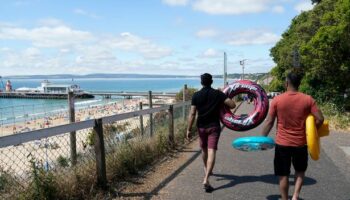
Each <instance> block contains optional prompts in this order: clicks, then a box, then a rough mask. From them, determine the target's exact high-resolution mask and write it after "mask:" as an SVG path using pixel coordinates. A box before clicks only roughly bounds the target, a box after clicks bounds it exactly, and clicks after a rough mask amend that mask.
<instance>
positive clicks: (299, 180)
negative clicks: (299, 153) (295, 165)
mask: <svg viewBox="0 0 350 200" xmlns="http://www.w3.org/2000/svg"><path fill="white" fill-rule="evenodd" d="M304 177H305V172H297V171H296V172H295V188H294V194H293V198H292V200H298V199H299V194H300V191H301V187H302V185H303V182H304Z"/></svg>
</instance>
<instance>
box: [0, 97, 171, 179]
mask: <svg viewBox="0 0 350 200" xmlns="http://www.w3.org/2000/svg"><path fill="white" fill-rule="evenodd" d="M159 101H161V102H163V103H164V104H171V103H173V101H174V98H166V99H161V100H159ZM139 102H143V103H146V102H147V103H148V100H147V99H128V100H125V101H124V102H113V103H109V104H106V105H101V106H91V107H89V108H85V109H80V110H76V113H75V116H76V121H83V120H87V119H88V118H89V119H93V118H100V117H103V116H110V115H115V114H121V113H126V112H132V111H136V110H138V109H139ZM156 102H157V101H156ZM144 109H146V108H144ZM67 112H68V111H67ZM45 120H47V122H49V123H48V124H43V123H45V122H46V121H45ZM148 120H149V119H148V116H144V124H147V123H148ZM67 123H68V118H65V116H64V115H63V114H62V113H59V114H56V115H54V116H51V117H48V118H47V119H45V118H41V119H37V120H34V121H31V122H29V124H26V128H28V129H36V128H38V127H39V129H40V128H47V127H51V126H57V125H61V124H67ZM125 123H127V124H128V125H127V126H126V128H127V130H133V129H135V128H137V127H139V123H140V121H139V117H134V118H130V119H127V120H123V121H118V122H115V123H113V124H114V125H122V124H125ZM19 126H20V125H18V124H16V125H12V126H9V127H7V128H3V129H2V130H1V132H0V133H1V136H4V135H11V134H13V133H12V131H13V129H12V128H13V127H18V128H19ZM91 130H92V128H89V129H84V130H79V131H77V133H76V150H77V154H78V155H85V154H87V155H88V154H89V153H90V151H91V146H90V145H88V137H89V133H90V132H91ZM122 133H123V132H120V133H117V132H116V133H115V136H114V137H113V138H112V139H113V140H118V139H120V138H119V137H118V136H117V135H118V134H122ZM117 137H118V138H117ZM0 139H1V137H0ZM69 143H70V134H69V133H65V134H61V135H57V136H52V137H49V138H43V139H41V140H33V141H30V142H26V143H23V144H20V145H17V146H8V147H4V148H0V159H1V161H2V162H1V163H0V169H1V170H3V171H6V172H8V173H10V174H13V175H15V176H16V177H18V178H20V179H23V180H26V177H27V176H28V172H29V170H30V167H31V164H30V162H29V161H30V160H31V158H35V160H36V161H37V162H38V163H41V164H43V166H44V167H46V168H48V169H51V168H55V167H57V165H58V163H57V162H58V158H59V157H60V156H61V157H63V158H66V159H68V160H69V157H70V144H69ZM83 162H84V161H83Z"/></svg>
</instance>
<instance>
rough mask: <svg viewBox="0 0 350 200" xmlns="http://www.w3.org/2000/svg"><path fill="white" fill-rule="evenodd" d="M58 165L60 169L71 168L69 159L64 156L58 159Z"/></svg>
mask: <svg viewBox="0 0 350 200" xmlns="http://www.w3.org/2000/svg"><path fill="white" fill-rule="evenodd" d="M57 163H58V165H59V166H60V167H68V166H69V159H68V158H66V157H64V156H62V155H59V156H58V158H57Z"/></svg>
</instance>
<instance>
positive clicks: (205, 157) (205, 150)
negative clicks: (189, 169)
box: [202, 148, 208, 173]
mask: <svg viewBox="0 0 350 200" xmlns="http://www.w3.org/2000/svg"><path fill="white" fill-rule="evenodd" d="M202 159H203V164H204V173H207V161H208V148H202Z"/></svg>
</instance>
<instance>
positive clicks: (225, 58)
mask: <svg viewBox="0 0 350 200" xmlns="http://www.w3.org/2000/svg"><path fill="white" fill-rule="evenodd" d="M226 85H227V56H226V52H224V88H225V87H226Z"/></svg>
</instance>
